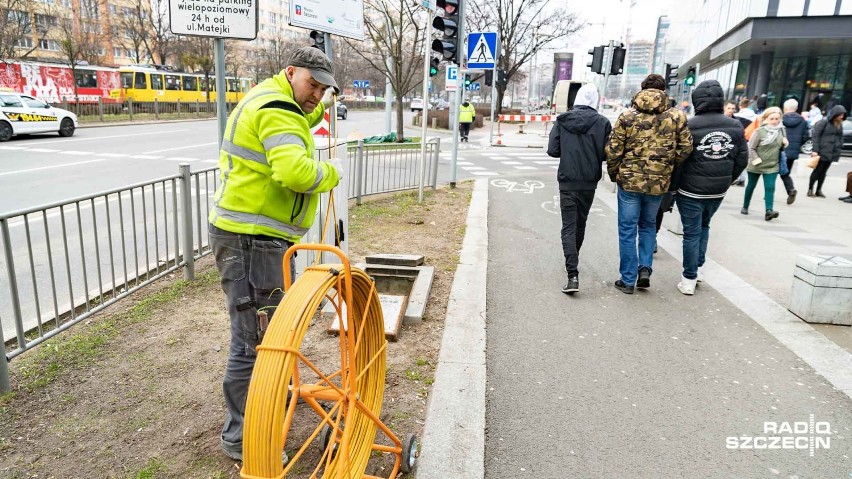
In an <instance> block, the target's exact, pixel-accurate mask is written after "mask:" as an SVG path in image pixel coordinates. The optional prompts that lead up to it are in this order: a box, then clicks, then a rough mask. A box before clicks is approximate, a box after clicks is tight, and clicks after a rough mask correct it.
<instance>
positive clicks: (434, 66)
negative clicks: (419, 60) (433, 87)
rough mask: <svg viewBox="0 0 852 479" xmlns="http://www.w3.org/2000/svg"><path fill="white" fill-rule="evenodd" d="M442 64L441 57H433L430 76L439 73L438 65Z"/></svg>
mask: <svg viewBox="0 0 852 479" xmlns="http://www.w3.org/2000/svg"><path fill="white" fill-rule="evenodd" d="M439 66H441V59H440V58H437V57H432V59H431V60H429V76H430V77H433V76H435V75H437V74H438V67H439Z"/></svg>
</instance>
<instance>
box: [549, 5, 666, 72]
mask: <svg viewBox="0 0 852 479" xmlns="http://www.w3.org/2000/svg"><path fill="white" fill-rule="evenodd" d="M633 1H634V6H633V7H632V8H629V5H630V0H579V1H578V0H551V2H550V3H551V5H553V6H559V7H563V8H566V9H568V10H569V11H571V12H574V13H576V14H577V15H578V16H579V17H580V18H581V19H583V20H585V21H586V22H588V23H589V24H590V25H588V26H587V27H585V28H584V29H583V30H581V31H580V33H578V34H576V35H575V36H574V37H573V38H572V39H571V40H570V41H568V42H565V43H564V44H562V45H559V46H557V47H554V48H549V49H548V50H547V51H542V52H541V53H539V57H538V61H539V62H542V64H543V63H544V62H548V63H549V62H552V61H553V53H554V52H556V51H559V52H573V53H574V78H575V79H582V78H583V74H584V72H585V71H587V70H588V68H587V67H586V63H587V62H588V61H589V60H590V59H591V56H590V55H589V54H588V50H589V49H590V48H592V47H594V46H595V45H604V44H606V43H607V42H608V41H609V40H623V39H624V36H625V33H626V32H625V30H626V27H627V25H628V23H629V25H630V38H631V39H633V40H634V41H636V40H650V41H653V40H654V36H655V35H656V31H657V19H658V18H659V17H660V15H665V14H667V13H668V10H669V7H670V6H671V5H672V0H633Z"/></svg>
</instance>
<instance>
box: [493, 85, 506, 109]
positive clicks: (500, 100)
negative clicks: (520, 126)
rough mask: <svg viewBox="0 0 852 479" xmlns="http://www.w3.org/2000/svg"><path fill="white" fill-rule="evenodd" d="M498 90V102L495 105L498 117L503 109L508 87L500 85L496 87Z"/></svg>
mask: <svg viewBox="0 0 852 479" xmlns="http://www.w3.org/2000/svg"><path fill="white" fill-rule="evenodd" d="M496 90H497V104H496V105H495V110H496V111H495V112H494V116H495V117H496V116H497V115H499V114H500V113H501V112H502V111H503V97H504V96H505V95H506V88H500V87H499V86H498V87H497V88H496Z"/></svg>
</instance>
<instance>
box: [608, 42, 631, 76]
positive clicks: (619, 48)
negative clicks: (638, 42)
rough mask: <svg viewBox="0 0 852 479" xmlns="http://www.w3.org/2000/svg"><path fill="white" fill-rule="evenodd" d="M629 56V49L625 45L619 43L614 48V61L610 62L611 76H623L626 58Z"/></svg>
mask: <svg viewBox="0 0 852 479" xmlns="http://www.w3.org/2000/svg"><path fill="white" fill-rule="evenodd" d="M626 55H627V49H626V48H624V44H623V43H619V44H618V45H615V46H614V47H612V61H611V62H610V67H609V74H610V75H621V72H623V71H624V57H625V56H626Z"/></svg>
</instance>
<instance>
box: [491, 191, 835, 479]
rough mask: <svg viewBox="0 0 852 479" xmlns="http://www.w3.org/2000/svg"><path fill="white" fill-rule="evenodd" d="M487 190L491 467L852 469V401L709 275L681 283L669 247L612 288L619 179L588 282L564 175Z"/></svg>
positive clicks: (640, 473) (590, 233)
mask: <svg viewBox="0 0 852 479" xmlns="http://www.w3.org/2000/svg"><path fill="white" fill-rule="evenodd" d="M488 193H489V198H488V201H489V213H488V244H489V247H488V273H487V294H486V299H487V340H486V368H487V384H486V425H487V429H486V439H485V477H486V478H493V479H505V478H522V477H537V478H563V477H595V478H597V477H655V478H657V477H679V478H680V477H696V478H698V477H701V478H706V477H798V478H806V477H848V476H849V474H850V472H852V464H850V458H849V454H850V449H852V448H850V441H849V435H850V430H849V428H850V427H852V400H850V398H849V397H848V396H847V395H846V394H844V393H843V392H841V391H839V390H837V389H836V388H835V387H834V386H833V385H832V384H831V383H829V381H827V380H826V379H825V378H824V377H823V376H821V375H819V374H818V373H816V372H815V371H814V369H813V368H811V366H809V365H808V364H807V363H806V362H805V361H803V360H802V359H801V358H799V357H798V356H796V355H795V354H793V353H792V352H791V351H790V350H789V349H788V348H787V347H786V346H784V344H782V343H781V342H780V341H779V340H778V339H776V338H775V337H774V336H772V335H771V334H769V333H768V332H767V331H766V330H765V329H764V328H763V327H762V326H760V325H759V324H758V323H757V322H755V321H754V320H752V319H751V318H750V317H748V316H747V315H746V314H745V313H744V312H743V311H741V310H740V309H738V308H736V307H735V306H734V305H733V304H731V303H730V302H729V301H728V300H727V299H726V298H725V297H724V296H723V295H721V294H720V293H718V292H717V291H715V290H714V289H713V288H711V287H709V285H702V286H700V287H699V291H698V292H697V293H696V295H695V296H693V297H686V296H683V295H681V294H680V293H679V292H678V291H677V289H676V288H675V284H676V283H677V281H678V279H679V276H680V271H681V269H680V263H679V261H677V260H676V259H675V258H673V257H672V256H670V255H668V254H666V253H665V252H664V251H661V252H660V254H658V255H657V256H656V258H655V264H654V270H655V271H654V275H653V276H652V287H651V289H649V290H648V291H644V292H643V291H637V293H636V294H634V295H632V296H629V295H624V294H622V293H621V292H619V291H618V290H616V289H615V288H613V286H612V282H613V281H614V280H615V279H617V277H618V248H617V230H616V215H615V212H614V211H613V210H612V209H611V208H610V206H608V203H609V204H612V198H607V196H606V195H609V196H610V197H611V196H612V193H610V192H609V191H604V190H603V189H602V188H599V189H598V193H597V198H596V200H595V204H594V206H593V209H592V213H591V215H590V218H589V225H588V227H587V233H586V241H585V244H584V246H583V250H582V253H581V258H580V288H581V291H580V293H578V294H576V295H574V296H567V295H564V294H562V293H561V292H560V290H559V289H560V287H561V286H562V284H563V283H564V281H565V276H564V272H563V259H562V252H561V246H560V242H559V228H560V219H559V215H558V205H557V204H555V203H554V196H556V195H557V194H558V192H557V185H556V182H555V179H554V178H553V175H552V174H551V175H541V176H529V177H518V178H512V179H510V180H509V181H507V180H506V179H495V180H492V184H491V185H490V187H489V192H488ZM602 199H607V200H608V201H602ZM714 234H715V232H714ZM712 242H713V240H712V234H711V247H710V255H711V256H712V251H713V246H712ZM739 299H740V300H741V298H739ZM811 422H813V423H814V430H813V432H811V430H810V425H811ZM786 427H790V428H793V429H794V430H792V431H789V432H787V431H785V429H784V428H786ZM802 427H804V428H806V429H807V430H806V431H804V432H802V431H801V428H802ZM773 428H774V429H775V430H778V432H773ZM796 428H798V429H796ZM826 429H828V430H830V434H828V433H826V432H827V431H826ZM773 437H790V439H772V438H773ZM764 438H766V439H764ZM801 438H804V439H801ZM775 441H778V442H777V444H776V443H775ZM785 441H786V442H785ZM812 442H814V444H815V446H816V448H815V450H814V451H813V456H811V454H810V445H811V443H812ZM791 443H792V447H793V448H794V449H789V447H790V444H791ZM755 445H757V447H758V449H755V448H754V447H755ZM734 446H736V447H741V446H749V447H751V448H748V449H736V448H733V447H734ZM802 446H804V447H805V448H804V449H795V447H802ZM826 446H827V447H826Z"/></svg>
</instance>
